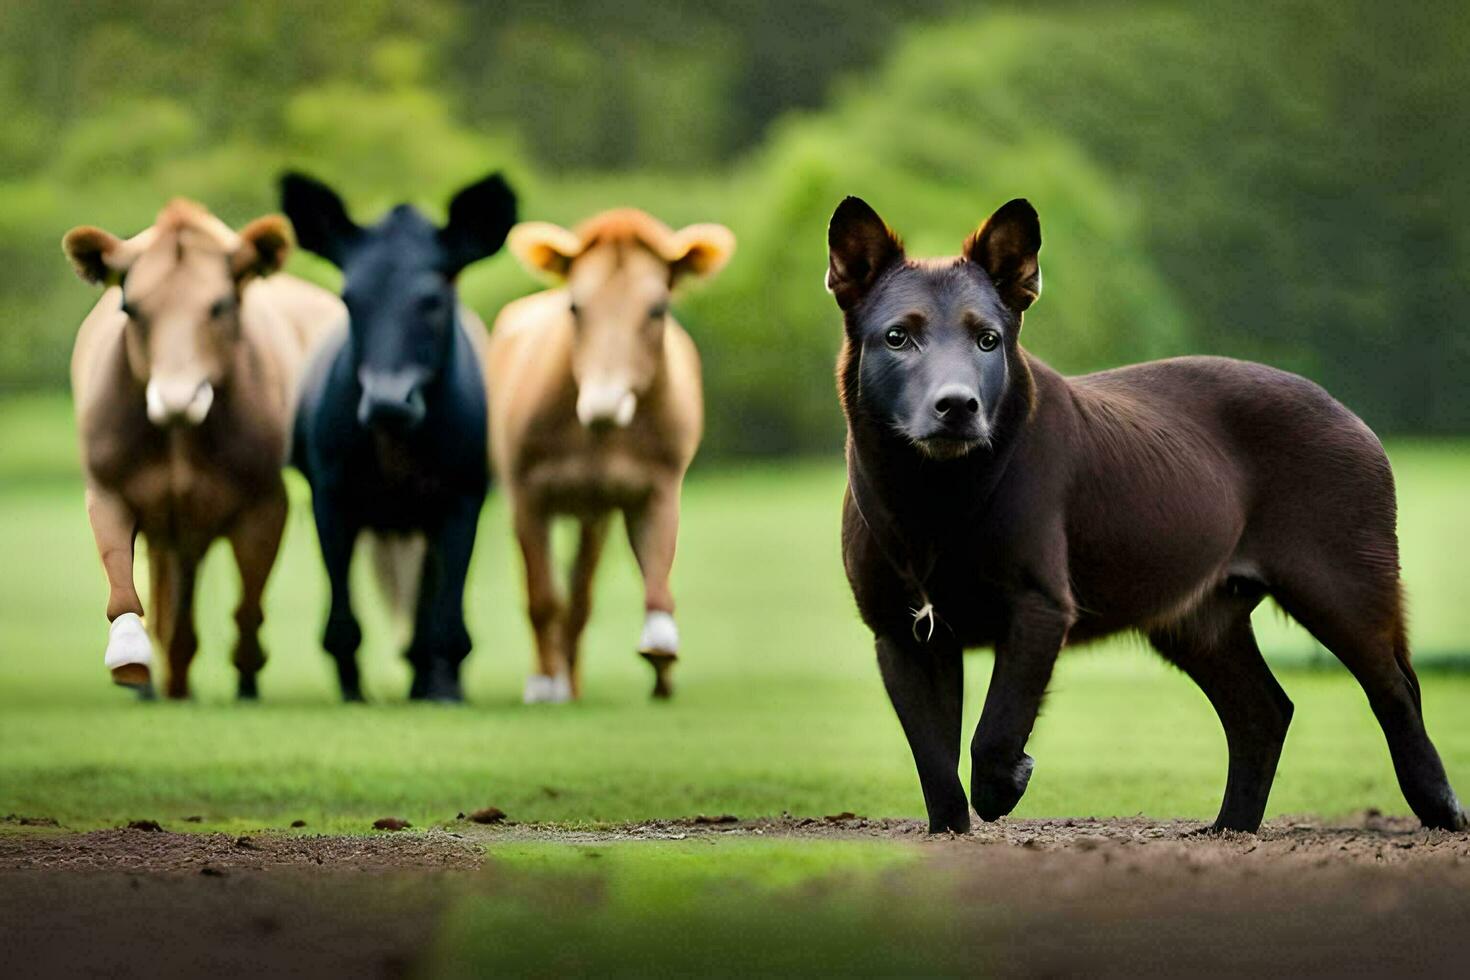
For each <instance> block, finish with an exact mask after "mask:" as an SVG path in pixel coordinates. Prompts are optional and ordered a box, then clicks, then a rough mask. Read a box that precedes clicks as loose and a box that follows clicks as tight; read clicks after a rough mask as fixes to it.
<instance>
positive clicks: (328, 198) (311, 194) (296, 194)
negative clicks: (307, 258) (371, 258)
mask: <svg viewBox="0 0 1470 980" xmlns="http://www.w3.org/2000/svg"><path fill="white" fill-rule="evenodd" d="M281 210H282V211H284V212H286V217H288V218H290V219H291V225H292V227H294V228H295V229H296V241H297V242H299V243H300V244H301V247H302V248H304V249H306V250H307V251H308V252H315V253H316V254H317V255H320V256H321V257H322V258H324V259H326V260H327V261H328V262H331V263H332V264H333V265H335V266H337V267H338V268H339V269H340V268H341V267H342V263H343V262H344V261H345V260H346V258H347V253H348V252H349V251H351V249H352V246H353V245H354V244H356V242H357V240H358V238H359V237H360V236H361V235H362V229H361V228H359V227H358V226H357V225H356V224H355V223H354V222H353V220H352V219H351V218H349V217H348V216H347V208H346V207H344V206H343V204H342V199H341V198H340V197H338V196H337V192H336V191H334V190H332V189H331V188H330V187H328V186H327V185H326V184H323V183H322V182H321V181H319V180H317V179H315V178H313V177H307V176H306V175H305V174H298V173H288V174H286V175H285V176H284V177H282V178H281Z"/></svg>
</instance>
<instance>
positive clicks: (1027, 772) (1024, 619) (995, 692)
mask: <svg viewBox="0 0 1470 980" xmlns="http://www.w3.org/2000/svg"><path fill="white" fill-rule="evenodd" d="M1009 619H1010V621H1009V623H1008V624H1007V626H1006V630H1005V635H1004V637H1003V638H1002V640H1001V642H1000V643H998V644H996V650H995V666H994V668H992V670H991V674H990V688H989V690H987V691H986V692H985V707H984V708H983V709H982V710H981V712H980V724H979V725H978V726H977V727H976V729H975V737H974V740H973V741H972V742H971V743H970V763H971V766H970V802H971V803H973V804H974V806H975V812H976V813H977V814H979V815H980V819H981V820H998V819H1000V818H1001V817H1003V816H1005V815H1006V814H1008V813H1010V812H1011V811H1012V810H1013V809H1015V807H1016V804H1017V803H1019V802H1021V796H1022V794H1024V793H1025V792H1026V784H1027V783H1028V782H1030V780H1031V769H1032V765H1033V763H1032V759H1031V757H1030V756H1029V755H1027V754H1026V751H1025V750H1026V740H1027V739H1029V738H1030V737H1031V729H1032V727H1033V726H1034V725H1035V724H1036V716H1037V714H1038V713H1039V712H1040V711H1041V699H1042V698H1043V697H1044V696H1045V694H1046V685H1047V683H1048V682H1049V681H1050V680H1051V672H1052V668H1053V667H1055V666H1056V660H1057V654H1058V653H1060V652H1061V648H1062V644H1063V643H1064V642H1065V641H1066V638H1067V630H1068V628H1069V627H1070V625H1071V617H1070V616H1069V615H1068V613H1067V611H1066V610H1064V609H1063V608H1062V607H1061V606H1060V604H1059V603H1057V602H1055V601H1053V600H1051V599H1049V598H1047V597H1045V596H1044V595H1042V594H1041V593H1038V592H1030V593H1025V594H1023V595H1021V596H1017V597H1015V598H1013V599H1012V601H1011V608H1010V610H1009Z"/></svg>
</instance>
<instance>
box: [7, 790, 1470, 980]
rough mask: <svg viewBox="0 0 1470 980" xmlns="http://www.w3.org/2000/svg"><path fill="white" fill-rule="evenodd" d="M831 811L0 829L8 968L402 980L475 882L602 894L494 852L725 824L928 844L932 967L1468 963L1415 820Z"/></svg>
mask: <svg viewBox="0 0 1470 980" xmlns="http://www.w3.org/2000/svg"><path fill="white" fill-rule="evenodd" d="M833 817H834V818H835V819H827V818H795V817H784V816H783V817H780V818H776V819H769V820H739V821H735V822H729V821H728V819H727V816H726V815H723V814H721V815H719V816H718V818H717V820H716V819H712V818H710V817H704V818H702V819H701V818H694V819H689V820H670V821H650V822H646V823H640V824H632V825H621V826H615V827H599V828H587V829H567V828H565V827H553V826H541V825H532V824H511V823H494V824H475V823H473V822H471V821H469V820H463V821H453V822H452V823H451V824H450V825H449V826H451V827H452V828H453V829H452V830H450V829H435V830H430V831H417V830H413V831H403V832H400V833H394V834H379V835H375V836H365V837H326V836H308V835H302V836H285V835H277V834H267V833H259V834H251V835H247V836H243V837H241V836H234V835H228V834H184V833H172V832H169V831H166V830H165V831H144V830H126V829H120V830H108V831H96V832H92V833H85V834H73V833H58V832H56V831H54V830H50V829H47V830H39V831H35V830H32V831H26V832H18V833H10V834H0V922H5V923H6V924H7V933H8V938H7V941H6V943H4V944H0V974H6V975H8V974H17V975H22V974H24V975H50V974H55V973H64V974H77V973H93V972H95V973H106V974H109V975H113V976H159V975H174V974H181V973H182V974H191V975H193V974H206V973H207V974H211V975H218V976H232V975H237V974H257V975H258V974H262V973H268V974H299V975H311V976H336V975H353V976H396V975H401V974H403V973H405V972H408V971H411V970H412V969H414V967H415V964H419V963H421V962H422V960H421V957H422V955H423V951H424V950H425V949H426V948H427V946H428V945H429V943H430V941H431V939H432V937H433V936H434V935H435V933H436V930H437V929H438V928H439V926H440V924H441V922H442V920H443V917H444V916H445V914H446V912H447V910H448V909H450V908H451V907H453V906H454V905H455V903H456V902H458V901H459V900H460V899H461V898H463V897H464V896H466V895H472V894H477V895H480V896H481V897H482V899H485V900H488V901H502V900H503V901H523V900H524V898H525V896H524V894H523V891H524V888H523V886H526V885H528V884H534V885H535V886H536V888H537V889H540V891H543V892H546V893H547V894H546V895H544V896H542V897H543V898H545V899H546V901H547V903H548V906H549V907H552V908H557V909H560V910H561V911H562V912H563V913H565V912H566V911H567V910H569V909H573V910H575V909H583V908H584V907H585V906H586V896H587V895H589V894H592V895H595V894H597V891H596V889H595V888H594V889H592V890H591V891H588V888H587V886H588V882H591V881H594V880H595V879H588V881H579V880H564V879H548V880H545V881H542V880H540V879H536V880H535V881H531V880H530V879H526V878H525V874H526V872H524V871H522V872H520V873H519V874H520V877H516V876H514V875H513V876H512V877H511V878H507V879H505V880H502V878H504V873H503V872H502V871H501V870H498V869H497V866H496V862H495V861H494V853H495V849H496V846H497V845H498V844H506V843H514V842H529V841H545V842H550V843H560V844H567V845H579V844H599V843H615V842H619V841H635V840H643V841H658V840H682V839H686V838H692V839H709V840H711V841H713V840H716V839H720V838H729V837H733V838H740V837H744V838H747V839H750V838H760V837H770V838H777V839H788V840H789V839H796V840H801V839H812V840H818V839H824V840H834V839H846V840H865V839H867V840H888V841H903V842H909V843H911V844H912V845H914V846H915V847H916V848H917V849H918V851H919V853H920V855H921V860H920V861H919V862H917V863H910V864H901V865H898V866H896V867H895V869H894V870H892V871H888V872H884V873H883V877H882V879H881V881H880V882H879V900H880V903H881V906H880V907H882V908H887V907H897V905H893V904H890V903H902V905H903V906H905V907H911V908H920V909H923V910H924V912H925V916H926V921H928V920H931V919H932V921H934V922H938V923H942V929H941V931H939V932H936V934H935V937H938V938H939V939H941V940H942V942H940V943H937V944H936V945H935V946H934V949H935V950H936V955H938V954H943V955H942V956H941V957H940V959H939V960H936V963H935V966H934V970H933V972H954V971H955V970H956V969H958V967H956V964H960V966H961V967H962V968H963V969H964V971H965V972H981V973H992V972H993V973H1000V974H1005V975H1011V976H1053V975H1058V974H1064V973H1083V972H1085V973H1088V974H1091V975H1109V974H1112V975H1120V974H1125V973H1126V974H1133V975H1137V974H1139V973H1143V974H1181V973H1205V974H1220V973H1232V974H1244V973H1259V974H1263V975H1282V974H1288V973H1290V974H1293V975H1296V976H1320V975H1328V974H1339V973H1342V972H1344V971H1346V972H1354V973H1359V974H1380V973H1389V972H1408V971H1414V972H1416V973H1419V974H1425V975H1458V974H1459V973H1460V972H1461V969H1462V967H1463V964H1464V963H1465V962H1466V961H1467V960H1470V934H1467V932H1466V930H1465V929H1464V927H1463V924H1464V923H1465V922H1466V921H1470V835H1467V834H1448V833H1444V832H1441V831H1425V830H1421V829H1418V828H1417V827H1415V826H1414V825H1413V823H1412V821H1409V820H1401V819H1396V818H1395V819H1387V818H1383V817H1380V816H1377V815H1376V814H1371V813H1370V814H1364V815H1362V816H1360V817H1358V818H1356V819H1353V820H1346V821H1339V822H1333V823H1330V824H1328V823H1324V822H1321V821H1315V820H1277V821H1273V822H1271V823H1270V824H1268V825H1267V826H1266V827H1265V828H1263V830H1262V832H1261V833H1260V834H1258V835H1251V834H1226V835H1200V834H1198V833H1197V831H1198V829H1199V824H1197V823H1194V822H1185V821H1157V820H1147V819H1142V818H1138V819H1125V820H1082V819H1079V820H1019V821H1002V822H1001V823H998V824H990V825H982V826H980V827H978V828H977V829H976V831H975V832H974V833H972V834H969V835H966V836H963V837H952V836H942V837H929V836H928V835H927V834H925V833H924V827H923V825H922V824H920V823H918V822H916V821H907V820H875V819H868V818H864V817H861V816H848V815H846V814H834V815H833ZM487 852H488V854H489V855H490V859H489V860H486V858H485V854H486V853H487ZM597 863H599V862H589V864H591V865H595V864H597ZM844 881H845V879H843V878H841V876H840V875H839V876H836V877H834V878H832V879H831V880H830V881H829V880H826V879H822V878H818V879H815V880H813V881H812V882H810V883H809V884H808V885H805V886H803V888H804V889H805V890H804V891H803V892H802V895H803V896H806V897H803V898H802V901H808V900H810V901H812V902H823V901H827V900H828V899H829V898H833V897H837V898H841V897H842V896H843V895H844V894H845V890H846V888H847V884H845V883H844ZM558 889H563V890H566V894H562V892H561V891H558ZM486 896H488V898H486ZM594 904H595V903H594ZM930 910H932V916H931V915H930ZM578 914H581V913H578ZM871 914H875V915H876V914H881V912H880V911H879V910H873V911H872V912H871ZM935 937H930V940H933V939H934V938H935ZM528 938H529V937H528ZM875 962H881V961H875ZM723 966H724V968H726V969H729V968H731V967H732V966H733V964H730V963H725V964H723Z"/></svg>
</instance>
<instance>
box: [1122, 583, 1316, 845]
mask: <svg viewBox="0 0 1470 980" xmlns="http://www.w3.org/2000/svg"><path fill="white" fill-rule="evenodd" d="M1258 601H1259V593H1258V592H1257V591H1255V590H1254V589H1248V591H1247V594H1246V595H1244V596H1242V595H1240V594H1238V593H1237V592H1236V591H1234V589H1233V587H1232V586H1231V585H1226V586H1222V587H1221V588H1220V590H1219V591H1218V592H1216V593H1214V594H1213V595H1211V596H1209V597H1207V598H1206V599H1205V600H1204V601H1203V602H1202V603H1201V604H1200V605H1199V606H1198V607H1196V608H1195V609H1194V610H1193V611H1192V612H1191V613H1190V614H1189V615H1188V616H1186V617H1185V618H1184V619H1183V620H1181V621H1180V622H1178V623H1174V624H1171V625H1170V626H1168V627H1163V628H1160V629H1156V630H1154V631H1152V632H1151V633H1150V634H1149V640H1150V642H1152V643H1153V645H1154V647H1155V648H1156V649H1157V650H1158V651H1159V652H1160V653H1161V654H1163V655H1164V657H1165V658H1166V659H1168V660H1169V661H1170V662H1172V663H1173V664H1175V665H1176V666H1178V667H1179V668H1180V669H1181V670H1183V671H1184V673H1186V674H1187V675H1189V677H1190V679H1191V680H1193V681H1194V682H1195V683H1196V684H1198V685H1199V688H1200V690H1201V691H1203V692H1204V694H1205V697H1207V698H1209V701H1210V704H1211V705H1212V706H1213V707H1214V709H1215V713H1216V714H1217V715H1219V717H1220V724H1221V725H1222V726H1223V727H1224V729H1225V743H1226V746H1227V748H1228V750H1229V753H1230V768H1229V774H1228V775H1227V777H1226V780H1225V799H1224V801H1223V802H1222V803H1221V804H1220V814H1219V816H1217V817H1216V818H1215V823H1214V827H1213V829H1214V830H1246V831H1254V830H1256V829H1257V828H1258V827H1260V825H1261V818H1262V817H1263V816H1264V815H1265V812H1266V799H1267V797H1268V796H1269V795H1270V793H1271V784H1272V782H1273V781H1274V780H1275V778H1276V763H1277V761H1278V760H1279V759H1280V758H1281V747H1282V745H1283V744H1284V743H1285V741H1286V730H1287V727H1288V726H1289V725H1290V724H1291V715H1292V704H1291V700H1290V699H1289V698H1288V697H1287V696H1286V692H1285V691H1283V690H1282V689H1281V685H1280V684H1278V683H1277V682H1276V678H1275V677H1274V676H1273V675H1272V674H1271V669H1270V668H1269V667H1267V666H1266V661H1265V659H1264V658H1263V657H1262V656H1261V651H1260V648H1259V647H1257V646H1256V637H1255V633H1254V631H1253V630H1252V629H1251V619H1250V614H1251V609H1252V608H1254V607H1255V605H1256V603H1257V602H1258Z"/></svg>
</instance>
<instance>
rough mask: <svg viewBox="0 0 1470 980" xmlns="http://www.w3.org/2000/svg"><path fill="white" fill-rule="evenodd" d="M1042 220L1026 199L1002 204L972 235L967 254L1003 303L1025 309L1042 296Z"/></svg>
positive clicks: (1021, 309) (1014, 308) (967, 257)
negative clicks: (992, 284)
mask: <svg viewBox="0 0 1470 980" xmlns="http://www.w3.org/2000/svg"><path fill="white" fill-rule="evenodd" d="M1040 251H1041V220H1040V219H1039V218H1037V216H1036V209H1035V208H1033V207H1032V206H1031V204H1030V202H1029V201H1026V200H1025V199H1024V198H1019V197H1018V198H1016V199H1015V200H1014V201H1009V202H1007V203H1005V204H1002V205H1001V206H1000V207H999V208H998V209H997V210H996V212H995V213H994V214H992V215H991V216H990V217H988V218H986V219H985V223H984V224H983V225H981V226H980V228H979V229H978V230H977V231H976V232H975V233H974V234H973V235H971V236H970V237H969V238H967V239H965V247H964V253H963V254H964V256H965V258H966V259H968V260H969V261H971V262H973V263H975V264H976V265H978V266H979V267H980V268H982V269H984V270H985V272H986V274H987V275H989V276H990V281H991V282H992V283H994V284H995V289H996V291H997V292H998V293H1000V298H1001V302H1003V303H1005V304H1006V306H1009V307H1010V308H1011V309H1012V310H1014V311H1015V312H1017V313H1021V312H1023V311H1024V310H1025V309H1026V308H1027V307H1029V306H1030V305H1031V304H1032V303H1034V302H1036V300H1037V297H1039V296H1040V295H1041V265H1040V264H1039V263H1038V262H1037V258H1036V255H1037V253H1038V252H1040Z"/></svg>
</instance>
